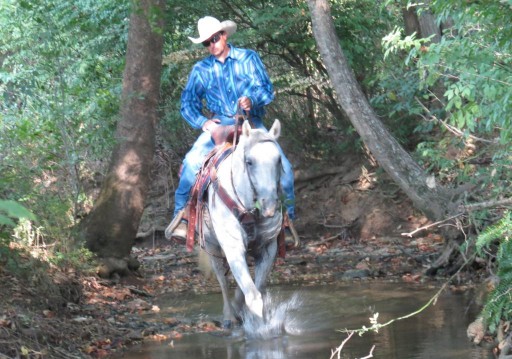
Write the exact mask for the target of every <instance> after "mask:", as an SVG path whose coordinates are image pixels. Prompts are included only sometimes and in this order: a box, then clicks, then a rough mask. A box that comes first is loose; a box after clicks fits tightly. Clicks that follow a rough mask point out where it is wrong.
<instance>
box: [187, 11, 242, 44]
mask: <svg viewBox="0 0 512 359" xmlns="http://www.w3.org/2000/svg"><path fill="white" fill-rule="evenodd" d="M197 30H198V31H199V37H198V38H193V37H190V36H189V37H188V38H189V39H190V41H192V42H193V43H195V44H199V43H201V42H203V41H205V40H208V39H209V38H210V37H211V36H212V35H213V34H215V33H217V32H219V31H225V32H226V34H227V35H228V37H229V36H231V35H233V34H234V33H235V31H236V24H235V23H234V22H233V21H231V20H226V21H223V22H220V21H219V20H217V19H216V18H214V17H212V16H205V17H202V18H200V19H199V21H198V22H197Z"/></svg>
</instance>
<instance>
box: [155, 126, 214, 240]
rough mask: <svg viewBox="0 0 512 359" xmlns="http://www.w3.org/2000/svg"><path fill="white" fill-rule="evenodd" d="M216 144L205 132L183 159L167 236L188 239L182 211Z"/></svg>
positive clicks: (166, 232)
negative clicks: (198, 174)
mask: <svg viewBox="0 0 512 359" xmlns="http://www.w3.org/2000/svg"><path fill="white" fill-rule="evenodd" d="M213 147H214V144H213V142H212V140H211V136H210V134H209V133H208V132H203V133H202V134H201V135H200V136H199V137H198V138H197V140H196V142H195V143H194V145H193V146H192V148H191V149H190V151H188V153H187V154H186V156H185V158H184V159H183V167H182V168H181V174H180V182H179V184H178V188H177V189H176V192H175V193H174V214H173V220H172V221H171V223H170V224H169V226H167V228H166V230H165V237H166V238H168V239H170V238H171V237H177V238H182V239H186V233H187V227H186V224H185V222H183V221H181V216H182V213H181V212H182V211H183V210H184V209H185V206H186V205H187V202H188V198H189V195H190V190H191V188H192V186H193V185H194V182H195V181H196V176H197V173H198V172H199V170H200V169H201V165H202V164H203V162H204V159H205V157H206V155H207V154H208V153H209V152H210V151H211V150H212V149H213ZM178 217H179V218H178Z"/></svg>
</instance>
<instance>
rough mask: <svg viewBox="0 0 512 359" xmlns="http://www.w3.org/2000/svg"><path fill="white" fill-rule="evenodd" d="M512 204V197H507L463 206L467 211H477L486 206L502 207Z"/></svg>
mask: <svg viewBox="0 0 512 359" xmlns="http://www.w3.org/2000/svg"><path fill="white" fill-rule="evenodd" d="M510 205H512V198H505V199H500V200H492V201H484V202H479V203H472V204H466V205H463V206H461V207H462V208H463V209H465V210H466V211H467V212H471V211H477V210H480V209H485V208H493V207H501V206H510Z"/></svg>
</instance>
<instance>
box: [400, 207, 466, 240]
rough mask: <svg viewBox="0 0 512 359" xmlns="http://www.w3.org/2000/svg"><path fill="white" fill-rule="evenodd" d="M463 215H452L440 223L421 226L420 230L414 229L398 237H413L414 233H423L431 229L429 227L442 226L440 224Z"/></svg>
mask: <svg viewBox="0 0 512 359" xmlns="http://www.w3.org/2000/svg"><path fill="white" fill-rule="evenodd" d="M463 214H464V213H458V214H456V215H454V216H451V217H449V218H446V219H443V220H442V221H437V222H434V223H431V224H428V225H426V226H423V227H420V228H416V229H415V230H414V231H412V232H409V233H405V232H404V233H400V235H402V236H407V237H412V236H413V235H415V234H416V233H418V232H421V231H423V230H425V229H429V228H431V227H434V226H437V225H438V224H442V223H445V222H448V221H451V220H452V219H455V218H457V217H460V216H462V215H463Z"/></svg>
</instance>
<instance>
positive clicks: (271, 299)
mask: <svg viewBox="0 0 512 359" xmlns="http://www.w3.org/2000/svg"><path fill="white" fill-rule="evenodd" d="M301 304H302V300H301V297H300V295H299V293H294V294H293V295H292V296H291V297H290V298H289V299H284V298H282V296H280V295H279V294H275V293H267V295H266V296H265V298H264V304H263V308H264V314H263V317H264V319H261V318H259V317H257V316H255V315H254V314H252V313H251V312H249V311H245V312H244V315H243V318H244V320H243V329H244V332H245V336H246V337H247V338H249V339H264V340H266V339H271V338H276V337H279V336H281V335H283V334H290V335H300V334H301V333H302V332H303V328H302V325H303V321H302V320H301V319H300V318H299V316H298V309H299V308H300V306H301Z"/></svg>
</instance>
